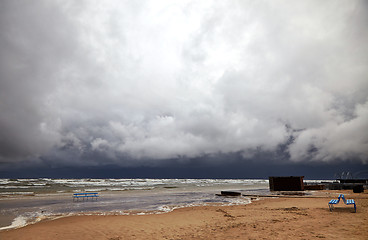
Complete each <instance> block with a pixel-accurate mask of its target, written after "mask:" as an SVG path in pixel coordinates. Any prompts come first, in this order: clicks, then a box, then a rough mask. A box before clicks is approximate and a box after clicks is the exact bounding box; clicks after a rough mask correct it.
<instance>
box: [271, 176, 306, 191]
mask: <svg viewBox="0 0 368 240" xmlns="http://www.w3.org/2000/svg"><path fill="white" fill-rule="evenodd" d="M303 180H304V176H290V177H269V184H270V191H304V182H303Z"/></svg>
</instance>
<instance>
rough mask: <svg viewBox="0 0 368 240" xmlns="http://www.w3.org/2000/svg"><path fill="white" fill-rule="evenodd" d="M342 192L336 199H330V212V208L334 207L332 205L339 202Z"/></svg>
mask: <svg viewBox="0 0 368 240" xmlns="http://www.w3.org/2000/svg"><path fill="white" fill-rule="evenodd" d="M341 196H342V194H340V195H339V197H338V198H337V199H332V200H331V201H330V202H329V203H328V208H329V209H330V211H331V212H332V210H333V209H334V205H335V204H338V203H339V202H340V198H341Z"/></svg>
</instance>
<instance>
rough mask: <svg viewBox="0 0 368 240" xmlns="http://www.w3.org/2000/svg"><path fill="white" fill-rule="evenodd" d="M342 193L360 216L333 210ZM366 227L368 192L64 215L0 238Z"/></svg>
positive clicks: (349, 231) (357, 235)
mask: <svg viewBox="0 0 368 240" xmlns="http://www.w3.org/2000/svg"><path fill="white" fill-rule="evenodd" d="M339 193H344V194H345V196H346V198H349V199H351V198H353V199H355V201H356V203H357V212H356V213H354V212H353V207H352V206H351V205H349V206H347V205H345V204H343V203H342V202H341V203H340V204H338V205H337V206H336V208H335V210H334V211H333V212H330V211H329V208H328V202H329V200H330V199H331V198H337V196H338V194H339ZM367 223H368V193H359V194H358V193H352V191H348V190H345V191H321V192H319V193H318V194H315V195H313V196H308V197H280V198H261V199H260V200H257V201H253V203H251V204H248V205H237V206H226V207H225V206H202V207H190V208H182V209H177V210H174V211H173V212H170V213H165V214H152V215H128V216H111V215H110V216H72V217H63V218H60V219H56V220H44V221H41V222H38V223H36V224H33V225H29V226H26V227H23V228H19V229H13V230H6V231H2V232H0V239H9V240H11V239H18V240H19V239H55V240H56V239H60V240H61V239H62V240H65V239H71V240H72V239H96V240H97V239H104V240H119V239H318V238H320V239H367V236H368V229H367V227H366V225H367Z"/></svg>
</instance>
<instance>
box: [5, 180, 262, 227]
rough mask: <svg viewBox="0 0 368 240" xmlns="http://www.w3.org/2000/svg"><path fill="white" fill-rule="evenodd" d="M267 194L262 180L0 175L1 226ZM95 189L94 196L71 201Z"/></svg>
mask: <svg viewBox="0 0 368 240" xmlns="http://www.w3.org/2000/svg"><path fill="white" fill-rule="evenodd" d="M221 191H237V192H241V193H242V195H243V194H244V195H267V194H269V187H268V180H266V179H50V178H37V179H0V230H5V229H11V228H18V227H22V226H26V225H29V224H33V223H36V222H39V221H41V220H45V219H55V218H60V217H64V216H73V215H132V214H136V215H143V214H161V213H166V212H170V211H173V210H174V209H177V208H183V207H191V206H206V205H207V206H208V205H221V206H228V205H239V204H249V203H251V198H249V197H245V196H240V197H224V196H219V195H220V193H221ZM82 192H97V193H98V194H99V197H98V199H97V200H95V199H88V201H87V200H84V201H83V200H82V199H80V200H73V194H74V193H82Z"/></svg>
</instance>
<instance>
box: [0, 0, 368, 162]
mask: <svg viewBox="0 0 368 240" xmlns="http://www.w3.org/2000/svg"><path fill="white" fill-rule="evenodd" d="M367 22H368V6H367V3H366V2H365V1H348V2H347V1H323V2H321V1H298V2H295V1H272V2H270V1H230V2H229V1H225V2H224V1H200V2H198V1H179V2H175V3H174V2H172V1H140V2H139V3H136V2H134V1H104V2H103V3H102V2H100V1H78V2H77V3H76V2H74V1H53V2H50V1H40V0H39V1H32V3H31V2H29V1H2V2H1V3H0V30H1V31H0V49H1V54H0V113H1V115H0V129H1V132H2V133H1V138H0V161H1V162H13V161H19V160H25V159H30V160H37V159H38V160H39V159H44V158H47V159H54V161H62V162H65V163H68V164H92V165H95V164H101V163H116V164H120V165H140V164H143V162H146V161H153V162H155V164H156V163H158V164H159V162H160V160H167V159H180V158H196V157H203V156H207V155H216V154H227V153H241V154H242V155H243V156H244V158H252V156H253V155H254V153H255V152H259V151H264V152H273V151H276V150H278V149H279V148H280V146H286V147H285V151H286V154H287V155H288V156H289V159H290V160H291V161H326V162H328V161H336V160H354V161H359V162H363V163H367V162H368V134H367V133H366V129H368V98H367V97H368V79H367V76H368V46H367V44H366V43H367V42H368V29H367V27H366V24H367Z"/></svg>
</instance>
